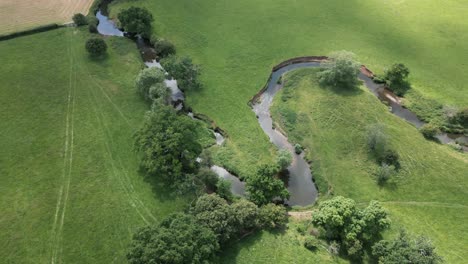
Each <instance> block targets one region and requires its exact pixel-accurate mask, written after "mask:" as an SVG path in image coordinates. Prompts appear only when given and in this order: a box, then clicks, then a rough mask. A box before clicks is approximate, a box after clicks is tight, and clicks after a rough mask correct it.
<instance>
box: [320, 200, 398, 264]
mask: <svg viewBox="0 0 468 264" xmlns="http://www.w3.org/2000/svg"><path fill="white" fill-rule="evenodd" d="M312 223H313V224H314V225H315V226H317V227H319V228H321V229H322V230H323V231H324V237H325V238H326V239H327V240H328V241H335V242H337V243H338V244H339V245H340V250H341V252H342V253H345V254H347V255H348V256H350V257H352V258H355V259H361V258H362V257H363V255H364V249H365V248H366V247H368V246H369V245H372V244H373V243H374V242H376V241H377V240H379V239H380V236H381V233H382V231H384V230H385V229H387V228H388V227H389V226H390V220H389V218H388V216H387V212H386V211H385V210H384V209H383V208H382V206H381V205H380V204H379V203H378V202H376V201H372V202H370V203H369V205H368V206H367V207H366V208H364V209H359V208H358V207H357V206H356V203H355V202H354V201H353V200H352V199H348V198H344V197H341V196H338V197H335V198H332V199H330V200H327V201H325V202H322V203H321V204H320V205H319V207H318V211H317V212H316V213H315V214H314V216H313V218H312Z"/></svg>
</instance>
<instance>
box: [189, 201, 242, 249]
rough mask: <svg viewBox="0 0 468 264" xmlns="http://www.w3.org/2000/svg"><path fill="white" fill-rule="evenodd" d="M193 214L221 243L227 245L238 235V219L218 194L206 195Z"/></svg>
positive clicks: (193, 210)
mask: <svg viewBox="0 0 468 264" xmlns="http://www.w3.org/2000/svg"><path fill="white" fill-rule="evenodd" d="M191 213H192V214H193V215H194V216H195V218H196V219H197V221H198V222H199V223H200V225H203V226H205V227H208V228H210V229H211V230H213V232H214V233H215V234H216V236H217V237H218V239H219V241H220V243H225V242H227V241H228V240H229V239H231V238H232V237H233V236H234V235H235V234H236V233H237V231H238V230H237V227H236V225H235V223H236V219H235V215H234V214H233V210H232V208H231V207H230V206H229V204H228V203H227V202H226V200H224V199H223V198H221V197H219V196H218V195H216V194H209V195H208V194H206V195H203V196H201V197H200V198H198V200H197V202H196V204H195V206H194V207H193V208H192V211H191Z"/></svg>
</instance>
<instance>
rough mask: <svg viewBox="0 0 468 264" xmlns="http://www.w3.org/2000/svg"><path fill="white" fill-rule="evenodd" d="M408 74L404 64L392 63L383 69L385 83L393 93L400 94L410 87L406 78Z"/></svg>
mask: <svg viewBox="0 0 468 264" xmlns="http://www.w3.org/2000/svg"><path fill="white" fill-rule="evenodd" d="M409 74H410V72H409V69H408V67H406V66H405V65H404V64H402V63H396V64H393V65H392V66H391V67H390V68H389V69H388V70H386V71H385V74H384V79H385V83H386V84H387V86H388V88H390V89H391V90H392V91H393V92H395V94H397V95H399V96H402V95H404V94H405V93H406V92H407V91H408V90H409V89H410V88H411V87H410V85H409V83H408V81H407V80H406V78H407V77H408V75H409Z"/></svg>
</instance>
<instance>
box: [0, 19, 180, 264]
mask: <svg viewBox="0 0 468 264" xmlns="http://www.w3.org/2000/svg"><path fill="white" fill-rule="evenodd" d="M88 36H89V33H87V32H86V29H83V30H76V29H72V28H66V29H59V30H53V31H49V32H46V33H39V34H34V35H31V36H27V37H21V38H17V39H13V40H8V41H2V42H0V61H1V62H2V65H3V66H2V67H1V69H0V76H2V82H1V83H0V94H1V95H0V112H1V113H2V115H1V116H2V119H1V120H2V122H0V131H1V134H2V136H1V137H0V146H2V147H1V148H0V181H1V184H0V210H1V211H2V213H1V214H0V259H1V261H0V262H2V263H112V262H114V263H122V262H124V261H125V253H126V251H127V248H128V244H129V242H130V239H131V236H132V234H133V232H134V231H135V229H136V228H138V227H141V226H143V225H145V224H146V223H153V222H155V221H158V220H160V219H161V218H162V217H164V216H166V215H167V214H169V213H171V212H173V211H180V210H181V209H183V208H184V207H185V205H186V200H185V199H184V198H178V197H174V196H173V195H171V194H170V193H168V192H167V191H165V190H164V188H161V187H159V186H158V185H157V184H150V183H148V182H146V181H145V180H144V177H142V176H141V175H139V173H138V159H137V156H136V154H135V153H134V151H133V139H132V135H133V133H134V132H135V131H136V129H137V128H138V127H139V126H140V124H141V122H142V119H143V113H144V111H146V109H147V107H148V106H147V105H145V104H144V103H143V102H142V101H141V99H140V98H139V96H138V95H137V94H136V93H135V90H134V78H135V76H136V75H137V73H138V71H139V70H140V69H141V68H142V67H143V64H142V62H141V59H140V57H139V54H138V52H137V49H136V47H135V44H134V43H133V42H131V41H130V40H127V39H122V38H121V39H118V38H106V42H107V44H108V46H109V49H108V56H107V58H106V59H105V60H102V61H100V60H92V59H90V58H89V57H88V55H87V53H86V51H85V49H84V43H85V40H86V38H87V37H88ZM5 66H7V67H5Z"/></svg>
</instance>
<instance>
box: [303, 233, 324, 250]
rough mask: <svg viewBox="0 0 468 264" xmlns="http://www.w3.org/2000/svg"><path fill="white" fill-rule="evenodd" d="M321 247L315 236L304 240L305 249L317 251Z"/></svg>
mask: <svg viewBox="0 0 468 264" xmlns="http://www.w3.org/2000/svg"><path fill="white" fill-rule="evenodd" d="M319 246H320V242H319V241H318V240H317V238H315V237H314V236H307V237H306V239H305V240H304V247H305V248H307V249H308V250H312V251H315V250H316V249H317V248H318V247H319Z"/></svg>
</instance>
